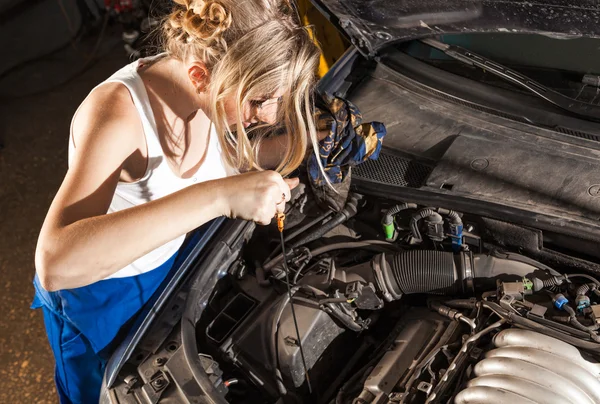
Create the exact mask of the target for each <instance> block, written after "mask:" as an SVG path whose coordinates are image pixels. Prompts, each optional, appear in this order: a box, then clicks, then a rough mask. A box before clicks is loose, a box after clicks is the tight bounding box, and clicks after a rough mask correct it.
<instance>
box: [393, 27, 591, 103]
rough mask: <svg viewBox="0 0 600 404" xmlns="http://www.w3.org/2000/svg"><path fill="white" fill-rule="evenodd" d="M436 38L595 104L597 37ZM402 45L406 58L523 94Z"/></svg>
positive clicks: (419, 47)
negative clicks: (407, 56)
mask: <svg viewBox="0 0 600 404" xmlns="http://www.w3.org/2000/svg"><path fill="white" fill-rule="evenodd" d="M438 39H439V40H440V41H441V42H443V43H445V44H448V45H457V46H460V47H462V48H465V49H468V50H470V51H472V52H474V53H477V54H479V55H481V56H484V57H487V58H489V59H492V60H494V61H496V62H498V63H501V64H503V65H505V66H506V67H509V68H512V69H514V70H516V71H518V72H520V73H522V74H524V75H526V76H528V77H530V78H531V79H533V80H536V81H538V82H539V83H540V84H543V85H545V86H547V87H549V88H551V89H554V90H556V91H558V92H560V93H562V94H564V95H566V96H568V97H571V98H574V99H578V100H579V101H582V102H587V103H594V104H596V103H599V102H600V86H598V81H599V79H598V76H599V75H600V39H591V38H576V39H557V38H550V37H547V36H542V35H535V34H510V33H490V34H459V35H442V36H440V37H439V38H438ZM401 46H402V47H403V50H404V51H405V52H407V53H408V54H410V55H411V56H413V57H415V58H418V59H420V60H422V61H424V62H427V63H429V64H432V65H434V66H436V67H438V68H441V69H444V70H447V71H450V72H452V73H455V74H459V75H461V76H465V77H468V78H470V79H473V80H478V81H482V82H485V83H487V84H490V85H494V86H498V87H503V88H509V89H512V90H518V91H523V92H524V90H522V89H518V87H516V86H514V85H512V84H510V83H507V82H506V81H505V80H502V79H500V78H498V77H497V76H494V75H492V74H489V73H487V72H485V71H484V70H482V69H479V68H475V67H472V66H468V65H465V64H463V63H461V62H459V61H457V60H455V59H452V58H451V57H450V56H447V55H445V54H444V53H442V52H441V51H439V50H437V49H434V48H432V47H430V46H427V45H425V44H423V43H421V42H419V41H412V42H409V43H408V44H403V45H401ZM584 77H585V78H584ZM594 83H595V84H594Z"/></svg>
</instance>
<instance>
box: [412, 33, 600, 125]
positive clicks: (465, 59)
mask: <svg viewBox="0 0 600 404" xmlns="http://www.w3.org/2000/svg"><path fill="white" fill-rule="evenodd" d="M421 42H423V43H424V44H426V45H429V46H431V47H433V48H435V49H438V50H440V51H442V52H443V53H445V54H446V55H448V56H450V57H451V58H453V59H456V60H458V61H459V62H462V63H465V64H468V65H470V66H476V67H479V68H481V69H483V70H485V71H486V72H489V73H491V74H493V75H494V76H497V77H500V78H502V79H504V80H506V81H508V82H510V83H513V84H516V85H517V86H519V87H521V88H524V89H525V90H527V91H529V92H530V93H532V94H534V95H536V96H538V97H539V98H541V99H544V100H546V101H548V102H550V103H552V104H554V105H556V106H557V107H559V108H561V109H563V110H565V111H567V112H570V113H572V114H574V115H577V116H579V117H582V118H586V119H590V120H593V121H598V122H600V106H598V105H593V104H588V103H586V102H582V101H578V100H575V99H573V98H570V97H567V96H566V95H562V94H561V93H559V92H557V91H554V90H552V89H550V88H548V87H546V86H544V85H542V84H540V83H538V82H536V81H535V80H532V79H530V78H529V77H527V76H524V75H522V74H521V73H519V72H516V71H514V70H512V69H509V68H508V67H505V66H503V65H501V64H499V63H497V62H494V61H493V60H490V59H488V58H485V57H483V56H480V55H477V54H476V53H473V52H471V51H469V50H467V49H465V48H461V47H460V46H456V45H448V44H445V43H443V42H440V41H437V40H435V39H431V38H426V39H421Z"/></svg>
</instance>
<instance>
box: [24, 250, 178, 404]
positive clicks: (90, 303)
mask: <svg viewBox="0 0 600 404" xmlns="http://www.w3.org/2000/svg"><path fill="white" fill-rule="evenodd" d="M177 255H178V254H177V253H176V254H175V255H173V256H172V257H171V258H170V259H169V260H167V262H165V263H164V264H162V265H161V266H160V267H158V268H156V269H154V270H152V271H149V272H146V273H144V274H141V275H137V276H131V277H127V278H115V279H107V280H102V281H99V282H96V283H93V284H91V285H88V286H84V287H81V288H75V289H68V290H59V291H56V292H48V291H46V290H45V289H44V288H42V286H41V284H40V282H39V279H38V277H37V275H36V277H35V279H34V282H33V283H34V286H35V297H34V301H33V304H32V305H31V308H34V309H35V308H40V307H41V308H43V312H44V323H45V326H46V332H47V334H48V340H49V341H50V346H51V348H52V351H53V353H54V357H55V359H56V368H55V382H56V387H57V390H58V394H59V398H60V402H61V404H70V403H85V404H87V403H97V402H98V398H99V395H100V387H101V384H102V376H103V373H104V367H105V366H106V361H107V360H108V358H109V356H110V354H111V352H112V349H114V348H115V346H114V344H115V343H116V342H118V339H119V338H118V336H119V335H120V333H123V332H126V331H128V329H127V328H128V327H127V323H128V322H129V321H130V320H131V319H133V318H134V317H135V314H136V313H138V312H139V310H140V309H141V308H142V307H143V306H144V304H145V303H146V302H147V301H148V300H149V299H150V297H152V295H153V294H154V292H155V291H156V289H157V288H158V287H159V286H160V285H161V283H162V282H163V281H164V279H165V278H166V277H167V275H168V274H169V271H170V270H171V268H172V267H173V264H174V262H175V259H176V257H177Z"/></svg>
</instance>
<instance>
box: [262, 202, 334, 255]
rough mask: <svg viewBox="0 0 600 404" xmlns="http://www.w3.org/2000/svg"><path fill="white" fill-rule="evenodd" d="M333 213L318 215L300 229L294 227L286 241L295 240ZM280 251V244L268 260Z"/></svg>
mask: <svg viewBox="0 0 600 404" xmlns="http://www.w3.org/2000/svg"><path fill="white" fill-rule="evenodd" d="M332 214H333V212H331V211H330V212H325V213H323V214H322V215H320V216H318V217H317V218H315V219H313V220H311V221H310V222H308V223H306V224H305V225H303V226H301V227H299V228H298V229H296V228H294V231H293V232H292V233H290V234H289V235H288V236H286V238H285V242H286V243H289V242H290V241H291V240H293V239H294V238H296V237H297V236H298V235H299V234H302V233H304V232H305V231H307V230H308V229H310V228H311V227H313V226H314V225H316V224H317V223H320V222H322V221H324V220H325V219H327V218H328V217H329V216H331V215H332ZM280 252H281V246H280V245H278V246H277V247H276V248H275V249H274V250H273V252H272V253H271V254H270V255H269V258H267V260H270V259H272V258H273V257H275V256H276V255H277V254H279V253H280Z"/></svg>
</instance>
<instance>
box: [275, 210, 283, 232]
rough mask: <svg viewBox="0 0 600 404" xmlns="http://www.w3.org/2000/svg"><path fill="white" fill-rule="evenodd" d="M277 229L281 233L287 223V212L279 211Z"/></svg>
mask: <svg viewBox="0 0 600 404" xmlns="http://www.w3.org/2000/svg"><path fill="white" fill-rule="evenodd" d="M276 217H277V229H278V230H279V232H280V233H281V232H282V231H283V226H284V223H285V213H277V216H276Z"/></svg>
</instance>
